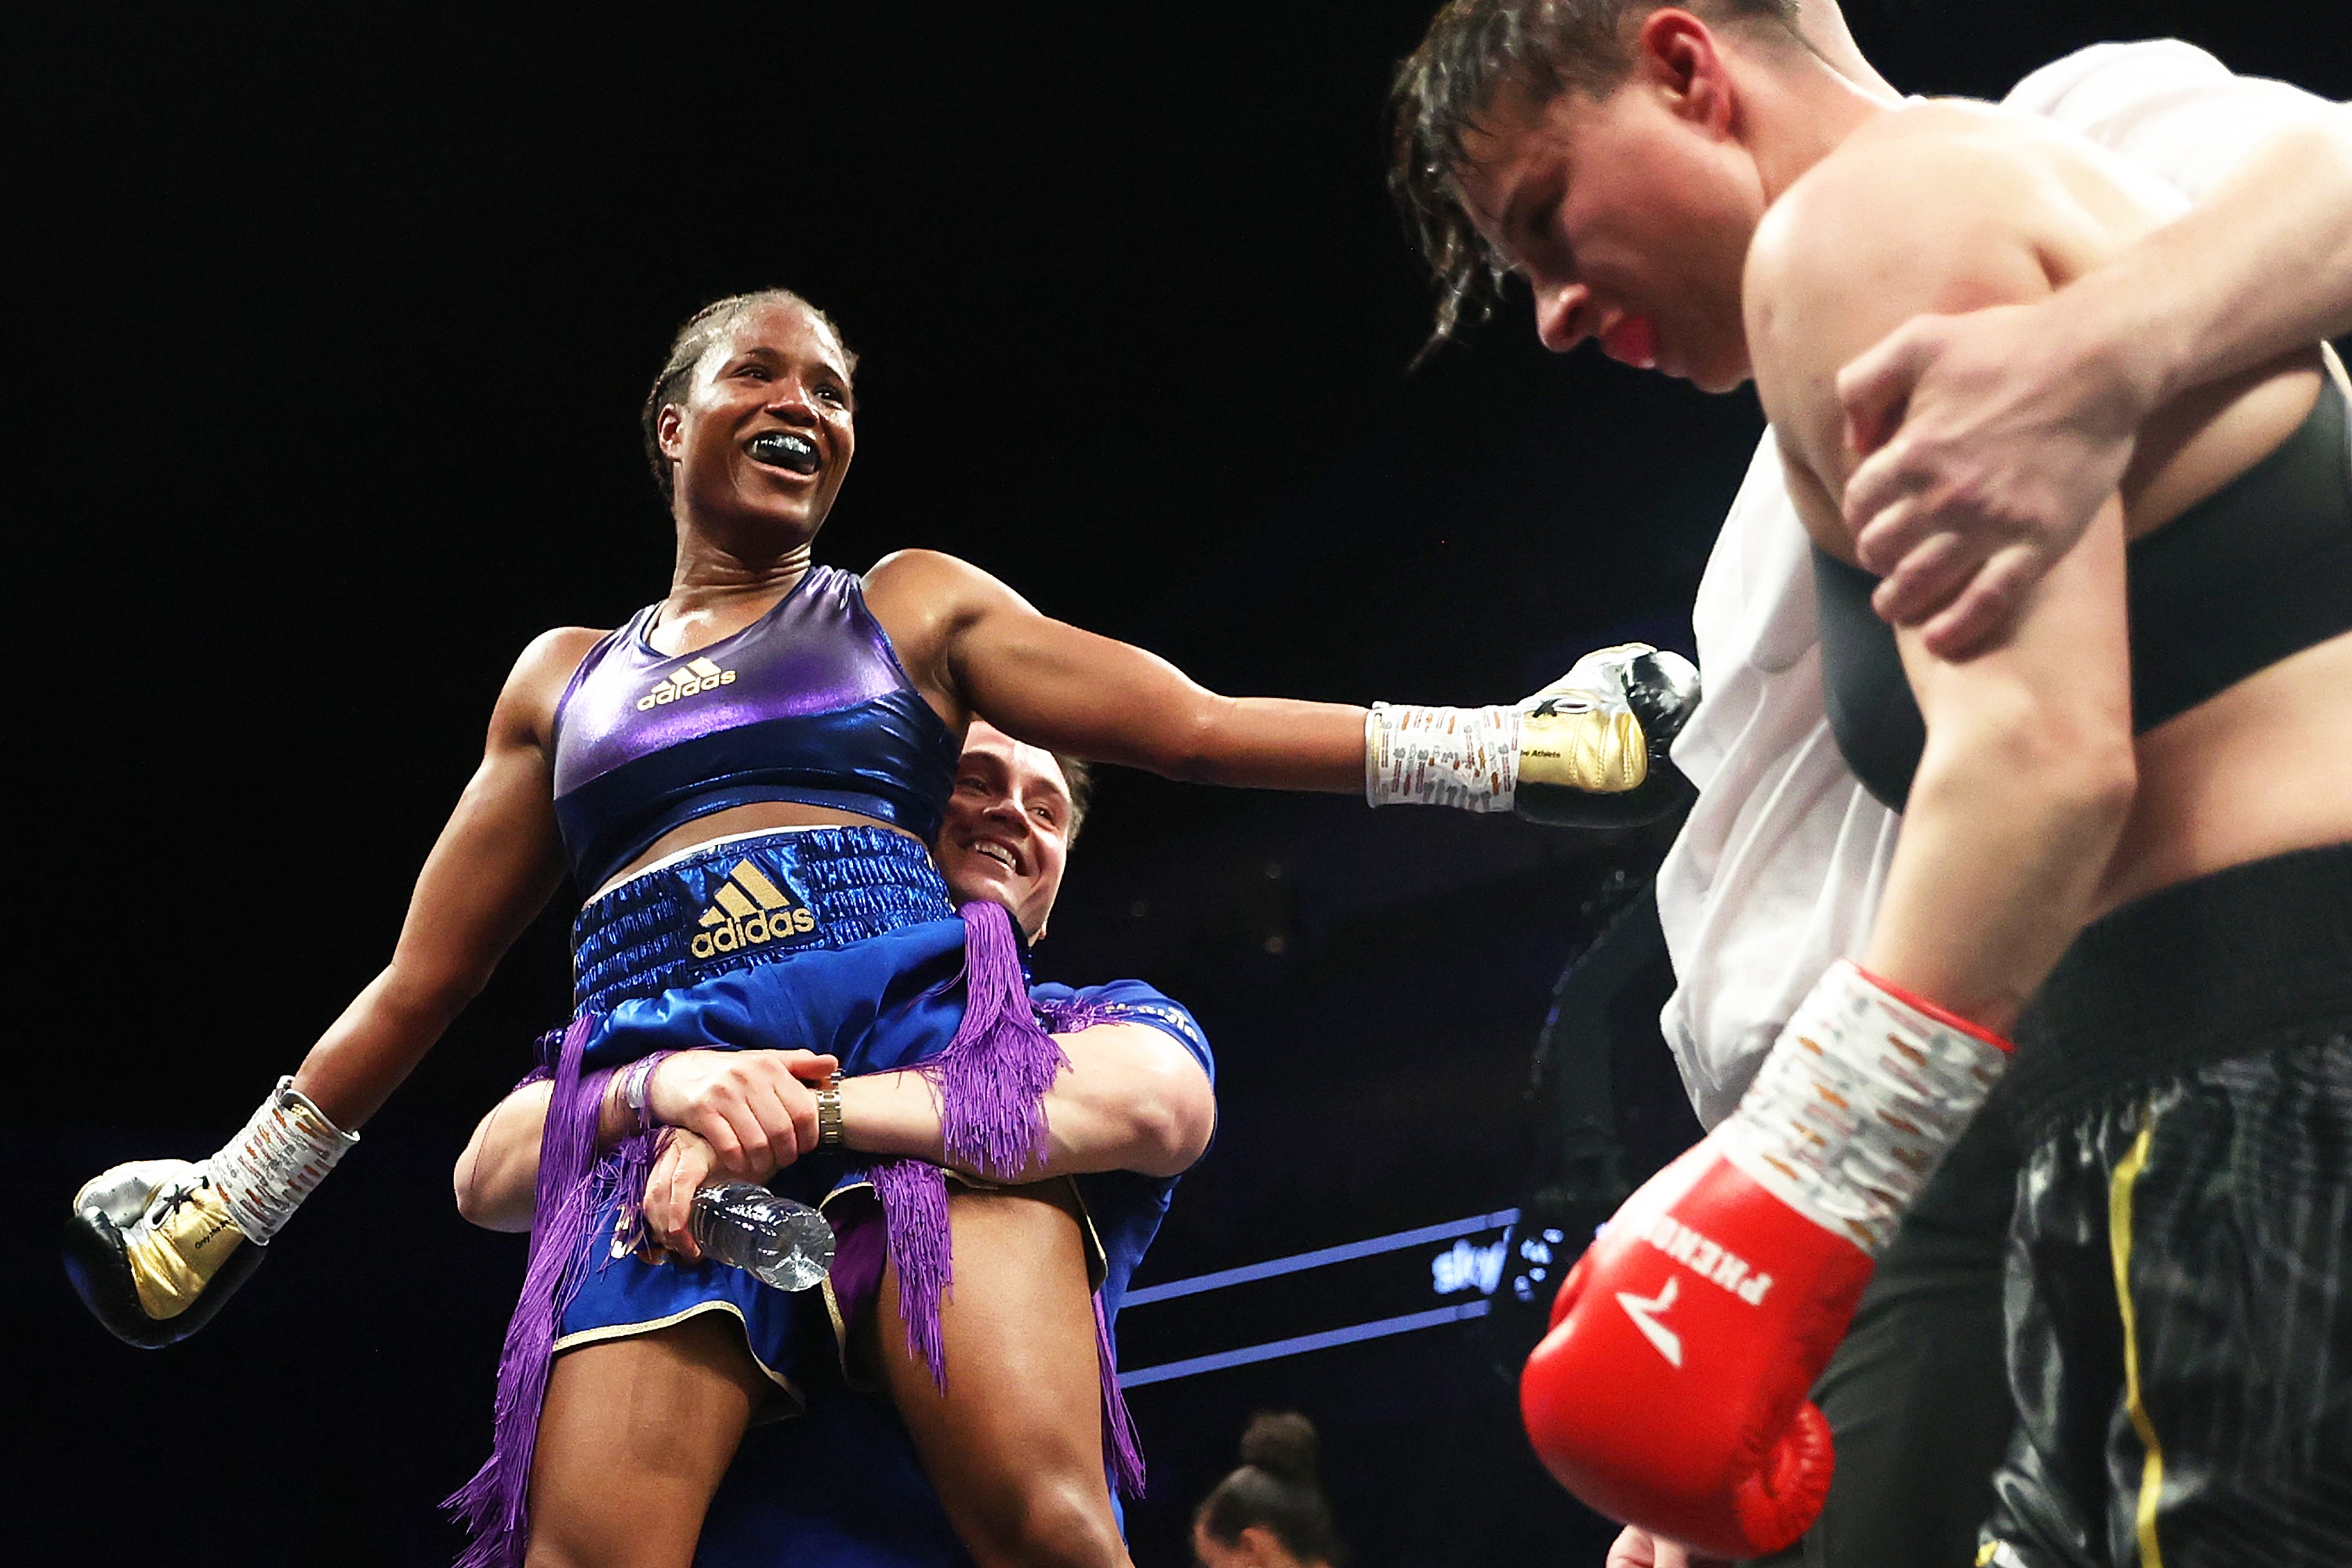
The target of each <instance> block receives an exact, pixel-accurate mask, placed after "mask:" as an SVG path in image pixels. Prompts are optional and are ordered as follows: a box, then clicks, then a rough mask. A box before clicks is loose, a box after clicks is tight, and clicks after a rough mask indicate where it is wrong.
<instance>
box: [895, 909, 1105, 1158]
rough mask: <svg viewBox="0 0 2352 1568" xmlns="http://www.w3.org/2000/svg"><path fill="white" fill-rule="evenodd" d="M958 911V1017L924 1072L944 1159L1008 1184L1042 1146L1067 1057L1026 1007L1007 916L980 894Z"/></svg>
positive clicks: (1010, 919) (1015, 943) (1016, 949)
mask: <svg viewBox="0 0 2352 1568" xmlns="http://www.w3.org/2000/svg"><path fill="white" fill-rule="evenodd" d="M961 913H962V915H963V929H964V938H963V951H964V959H963V980H964V998H963V1022H962V1023H961V1025H960V1026H957V1029H956V1032H955V1038H954V1039H952V1040H950V1041H949V1042H948V1048H947V1049H946V1050H944V1051H941V1052H940V1054H939V1055H938V1056H936V1057H933V1058H931V1059H930V1060H929V1061H927V1062H925V1063H923V1064H922V1068H921V1071H922V1074H923V1076H924V1077H925V1078H927V1079H930V1080H931V1082H932V1084H933V1085H935V1086H936V1087H937V1088H938V1089H939V1092H940V1132H941V1134H942V1135H943V1137H944V1141H945V1142H946V1144H947V1155H948V1163H950V1164H951V1165H956V1166H959V1167H961V1168H962V1169H965V1170H971V1171H977V1172H979V1173H981V1174H982V1175H983V1176H988V1177H991V1178H992V1179H994V1180H998V1181H1010V1180H1012V1179H1013V1178H1014V1177H1017V1176H1019V1175H1020V1174H1021V1173H1023V1172H1024V1171H1025V1170H1027V1169H1028V1167H1029V1163H1030V1162H1031V1161H1032V1160H1034V1159H1035V1158H1036V1157H1037V1155H1038V1154H1040V1153H1042V1152H1044V1150H1045V1107H1044V1101H1045V1091H1046V1090H1047V1089H1052V1088H1053V1087H1054V1080H1055V1079H1056V1078H1058V1077H1060V1076H1061V1072H1062V1069H1063V1068H1066V1067H1068V1066H1069V1065H1070V1058H1067V1057H1066V1056H1064V1055H1063V1054H1062V1047H1059V1046H1057V1045H1055V1043H1054V1039H1053V1037H1052V1036H1050V1035H1048V1034H1046V1033H1045V1030H1044V1029H1043V1028H1041V1027H1039V1026H1038V1024H1037V1015H1036V1014H1035V1013H1034V1012H1033V1011H1031V1010H1030V1006H1029V985H1028V980H1027V977H1026V976H1024V974H1023V973H1021V943H1020V940H1019V939H1018V938H1016V937H1015V936H1014V935H1013V917H1012V916H1010V915H1008V914H1006V913H1005V912H1004V910H1003V906H1002V905H999V904H992V903H987V902H984V901H982V900H977V899H975V900H972V901H971V902H970V903H967V904H965V905H964V906H963V909H962V910H961Z"/></svg>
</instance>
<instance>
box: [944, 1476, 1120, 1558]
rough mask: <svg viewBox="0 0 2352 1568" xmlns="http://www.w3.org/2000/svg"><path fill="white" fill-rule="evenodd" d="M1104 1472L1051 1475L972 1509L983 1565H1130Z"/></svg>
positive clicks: (974, 1547)
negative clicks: (1110, 1504)
mask: <svg viewBox="0 0 2352 1568" xmlns="http://www.w3.org/2000/svg"><path fill="white" fill-rule="evenodd" d="M1108 1495H1109V1494H1108V1491H1107V1489H1105V1487H1104V1485H1103V1481H1102V1478H1101V1477H1100V1476H1099V1475H1094V1476H1055V1475H1048V1476H1045V1477H1042V1478H1037V1479H1032V1480H1031V1481H1030V1482H1029V1483H1028V1484H1026V1485H1024V1486H1023V1487H1022V1488H1020V1489H1018V1490H1017V1491H1008V1492H1006V1493H1004V1494H1003V1495H1001V1496H999V1497H994V1498H991V1499H987V1500H984V1501H982V1502H981V1503H980V1504H979V1506H977V1507H974V1508H971V1509H970V1510H967V1511H966V1516H965V1518H964V1519H963V1520H962V1521H959V1522H960V1523H961V1524H963V1525H964V1526H966V1530H965V1542H964V1543H965V1545H966V1546H967V1547H968V1548H969V1549H970V1550H971V1554H972V1557H973V1559H974V1561H976V1562H977V1563H979V1564H980V1568H1125V1564H1126V1563H1127V1560H1128V1559H1127V1546H1126V1543H1125V1542H1122V1541H1120V1539H1119V1535H1118V1525H1117V1524H1116V1523H1115V1522H1114V1521H1112V1519H1111V1515H1110V1510H1109V1509H1108V1507H1107V1506H1106V1501H1107V1499H1108Z"/></svg>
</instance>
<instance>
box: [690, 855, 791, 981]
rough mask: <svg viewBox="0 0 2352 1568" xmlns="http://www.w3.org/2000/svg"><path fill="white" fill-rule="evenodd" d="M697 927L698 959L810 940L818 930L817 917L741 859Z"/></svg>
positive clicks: (694, 948) (693, 948)
mask: <svg viewBox="0 0 2352 1568" xmlns="http://www.w3.org/2000/svg"><path fill="white" fill-rule="evenodd" d="M695 923H696V924H697V925H698V926H700V927H701V928H702V929H701V930H700V931H697V932H695V934H694V941H693V942H691V943H689V944H688V952H692V953H693V954H694V956H695V957H697V958H713V957H716V956H717V955H719V953H722V952H741V951H742V950H743V949H745V948H747V947H758V946H759V945H760V944H761V943H762V942H788V941H790V940H791V939H792V938H793V937H796V936H805V935H807V934H808V933H809V932H810V931H814V930H816V916H815V915H814V914H812V913H810V912H809V910H808V907H807V906H806V905H804V904H803V903H802V902H801V901H800V900H798V899H795V898H793V896H792V895H791V894H790V893H787V892H785V891H784V890H783V889H782V888H779V887H777V886H776V884H775V883H773V882H772V881H770V880H769V879H768V878H767V876H766V874H765V873H763V872H762V871H761V869H760V868H758V867H757V866H754V865H752V864H751V862H750V861H749V860H738V861H737V862H735V868H734V869H733V870H732V871H730V872H728V873H727V880H725V881H724V882H721V883H719V892H718V894H717V896H715V897H714V898H712V900H710V907H709V909H707V910H703V911H702V918H701V919H700V920H698V921H696V922H695Z"/></svg>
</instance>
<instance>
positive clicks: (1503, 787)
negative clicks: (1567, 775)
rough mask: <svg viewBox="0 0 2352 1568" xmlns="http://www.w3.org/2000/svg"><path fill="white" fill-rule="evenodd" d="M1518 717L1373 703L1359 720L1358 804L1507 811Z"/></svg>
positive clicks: (1501, 711)
mask: <svg viewBox="0 0 2352 1568" xmlns="http://www.w3.org/2000/svg"><path fill="white" fill-rule="evenodd" d="M1524 717H1525V715H1523V714H1522V713H1520V711H1519V710H1517V709H1516V708H1419V707H1414V706H1412V705H1411V704H1406V703H1397V704H1391V703H1386V702H1375V703H1373V704H1372V710H1371V712H1370V714H1369V715H1367V716H1366V717H1365V720H1364V798H1365V799H1366V800H1368V801H1370V803H1371V804H1372V805H1450V806H1453V807H1454V808H1455V809H1456V810H1458V811H1508V810H1510V809H1511V800H1512V796H1513V795H1514V794H1515V793H1516V791H1517V787H1518V782H1519V726H1520V723H1521V721H1522V720H1523V719H1524Z"/></svg>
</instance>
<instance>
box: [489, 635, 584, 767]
mask: <svg viewBox="0 0 2352 1568" xmlns="http://www.w3.org/2000/svg"><path fill="white" fill-rule="evenodd" d="M611 635H612V634H611V633H609V632H605V631H599V630H598V629H597V628H595V627H593V626H557V627H555V628H554V629H553V630H551V631H544V632H541V633H540V634H539V636H537V637H533V638H531V639H530V643H528V644H527V645H526V646H525V647H524V648H523V650H522V653H521V655H520V657H519V658H516V660H515V662H514V668H512V669H510V670H509V671H508V672H507V679H506V684H505V686H504V687H502V688H501V689H499V702H498V707H497V709H496V710H493V712H492V714H491V717H490V730H491V733H492V735H493V737H494V738H496V737H498V736H500V735H504V736H505V737H507V738H508V739H509V740H514V741H520V742H528V743H531V744H540V745H543V744H545V743H546V742H548V741H550V740H551V738H552V736H553V734H554V731H555V707H556V704H557V702H558V701H560V700H562V696H563V689H564V688H565V687H566V686H568V685H570V684H571V681H572V672H573V671H575V670H577V669H578V668H580V661H581V660H582V659H583V658H587V657H588V654H589V651H590V650H591V649H593V648H594V647H595V646H596V645H597V644H598V643H600V642H603V641H604V639H605V637H609V636H611Z"/></svg>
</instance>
